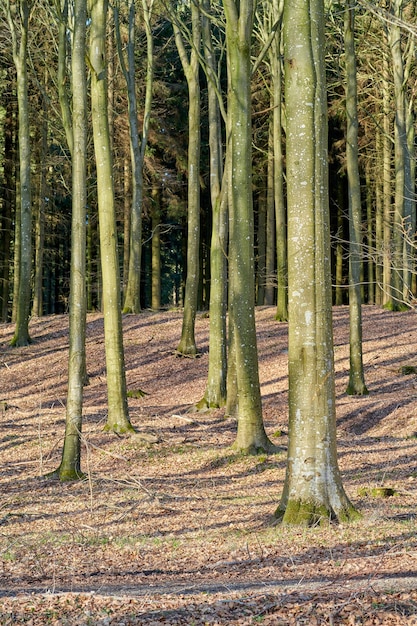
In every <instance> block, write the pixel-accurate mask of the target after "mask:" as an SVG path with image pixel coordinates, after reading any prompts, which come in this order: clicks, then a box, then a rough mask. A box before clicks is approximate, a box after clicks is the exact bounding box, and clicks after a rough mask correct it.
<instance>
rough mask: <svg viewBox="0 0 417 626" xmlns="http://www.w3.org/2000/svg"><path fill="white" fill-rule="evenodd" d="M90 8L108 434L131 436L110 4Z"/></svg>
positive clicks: (97, 2)
mask: <svg viewBox="0 0 417 626" xmlns="http://www.w3.org/2000/svg"><path fill="white" fill-rule="evenodd" d="M89 7H90V15H91V27H90V29H91V30H90V63H91V70H92V71H91V108H92V121H93V137H94V151H95V158H96V171H97V199H98V211H99V224H100V257H101V278H102V289H103V295H102V299H103V314H104V340H105V351H106V369H107V398H108V416H107V423H106V426H105V429H106V430H112V431H114V432H117V433H127V432H130V431H133V430H134V429H133V426H132V425H131V423H130V420H129V414H128V406H127V393H126V378H125V367H124V349H123V335H122V317H121V307H120V276H119V259H118V254H117V236H116V214H115V206H114V186H113V171H112V170H113V167H112V166H113V164H112V156H111V155H112V153H111V150H110V137H109V124H108V110H107V81H106V53H105V50H106V48H105V42H106V17H107V9H108V3H107V0H89Z"/></svg>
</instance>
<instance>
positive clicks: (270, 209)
mask: <svg viewBox="0 0 417 626" xmlns="http://www.w3.org/2000/svg"><path fill="white" fill-rule="evenodd" d="M272 106H273V102H272ZM268 146H269V147H268V167H267V191H266V224H265V225H266V230H265V234H266V237H265V244H266V248H265V297H264V301H263V303H262V304H267V305H270V306H271V305H272V304H274V274H275V259H276V247H275V233H276V229H275V189H274V180H275V175H274V130H273V118H272V119H271V120H270V123H269V142H268Z"/></svg>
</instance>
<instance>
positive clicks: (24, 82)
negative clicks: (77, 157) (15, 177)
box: [6, 0, 32, 346]
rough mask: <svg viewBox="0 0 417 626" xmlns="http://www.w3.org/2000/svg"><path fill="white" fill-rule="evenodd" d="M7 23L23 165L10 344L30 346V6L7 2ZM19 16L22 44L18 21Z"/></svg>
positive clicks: (21, 168)
mask: <svg viewBox="0 0 417 626" xmlns="http://www.w3.org/2000/svg"><path fill="white" fill-rule="evenodd" d="M6 6H7V20H8V23H9V28H10V32H11V35H12V50H13V60H14V64H15V67H16V81H17V82H16V86H17V103H18V116H19V163H20V224H19V232H18V233H17V237H18V239H19V259H18V262H19V274H18V276H19V280H18V293H17V303H16V329H15V333H14V336H13V339H12V342H11V344H12V345H13V346H27V345H28V344H29V343H30V341H31V340H30V337H29V317H30V298H31V281H32V277H31V273H32V189H31V173H30V124H29V103H28V76H27V37H28V27H29V5H28V2H27V0H21V2H19V5H18V8H16V7H14V8H15V11H16V13H13V10H12V8H11V5H10V0H7V5H6ZM18 12H19V20H20V41H18V34H17V29H16V24H15V20H16V18H17V13H18Z"/></svg>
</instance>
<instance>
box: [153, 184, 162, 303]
mask: <svg viewBox="0 0 417 626" xmlns="http://www.w3.org/2000/svg"><path fill="white" fill-rule="evenodd" d="M151 306H152V309H153V310H154V311H159V309H160V308H161V198H160V192H159V189H158V188H154V189H153V190H152V286H151Z"/></svg>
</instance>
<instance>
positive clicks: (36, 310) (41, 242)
mask: <svg viewBox="0 0 417 626" xmlns="http://www.w3.org/2000/svg"><path fill="white" fill-rule="evenodd" d="M46 79H47V76H46V72H45V84H46ZM40 132H41V141H40V157H39V164H40V165H39V198H38V203H37V205H38V207H37V214H36V220H35V267H34V270H35V272H34V280H33V304H32V314H33V315H34V316H35V317H40V316H41V315H42V314H43V257H44V246H45V201H46V197H47V193H48V192H47V181H46V169H45V166H44V163H45V160H46V155H47V152H48V106H47V102H46V97H45V94H43V98H42V121H41V129H40Z"/></svg>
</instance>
